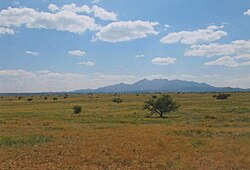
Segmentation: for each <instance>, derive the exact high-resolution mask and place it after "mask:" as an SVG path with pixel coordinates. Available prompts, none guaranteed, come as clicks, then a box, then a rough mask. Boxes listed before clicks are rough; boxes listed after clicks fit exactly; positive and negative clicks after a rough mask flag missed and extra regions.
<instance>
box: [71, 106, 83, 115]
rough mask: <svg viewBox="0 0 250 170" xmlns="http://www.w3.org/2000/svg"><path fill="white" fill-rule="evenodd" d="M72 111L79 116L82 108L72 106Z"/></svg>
mask: <svg viewBox="0 0 250 170" xmlns="http://www.w3.org/2000/svg"><path fill="white" fill-rule="evenodd" d="M73 110H74V114H79V113H80V112H81V111H82V107H81V106H74V107H73Z"/></svg>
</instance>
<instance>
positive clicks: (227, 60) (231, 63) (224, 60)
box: [204, 56, 250, 67]
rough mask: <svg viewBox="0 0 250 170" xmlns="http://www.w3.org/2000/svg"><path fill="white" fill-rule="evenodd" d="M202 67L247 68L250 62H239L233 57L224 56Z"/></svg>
mask: <svg viewBox="0 0 250 170" xmlns="http://www.w3.org/2000/svg"><path fill="white" fill-rule="evenodd" d="M204 65H206V66H215V65H217V66H227V67H239V66H249V65H250V61H246V62H239V61H237V59H235V58H234V57H230V56H224V57H221V58H218V59H217V60H215V61H210V62H206V63H204Z"/></svg>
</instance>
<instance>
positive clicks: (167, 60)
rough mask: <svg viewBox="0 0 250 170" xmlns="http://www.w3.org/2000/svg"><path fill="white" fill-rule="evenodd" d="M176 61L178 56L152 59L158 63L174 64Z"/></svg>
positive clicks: (152, 61)
mask: <svg viewBox="0 0 250 170" xmlns="http://www.w3.org/2000/svg"><path fill="white" fill-rule="evenodd" d="M175 61H176V58H171V57H166V58H164V57H156V58H154V59H153V60H151V63H153V64H157V65H169V64H174V62H175Z"/></svg>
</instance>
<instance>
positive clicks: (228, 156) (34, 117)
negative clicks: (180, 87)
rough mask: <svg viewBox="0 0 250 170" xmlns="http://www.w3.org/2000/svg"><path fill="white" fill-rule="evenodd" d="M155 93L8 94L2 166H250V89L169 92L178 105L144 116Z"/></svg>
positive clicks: (2, 112) (0, 112)
mask: <svg viewBox="0 0 250 170" xmlns="http://www.w3.org/2000/svg"><path fill="white" fill-rule="evenodd" d="M153 95H158V96H160V94H139V95H136V94H120V95H119V96H120V98H122V99H123V101H124V102H122V103H120V104H116V103H114V102H112V99H113V98H114V97H115V96H114V95H112V94H94V95H93V96H92V95H76V94H75V95H73V94H72V95H70V96H69V97H68V98H66V99H65V98H63V95H62V96H58V95H54V96H52V95H51V96H47V97H48V99H47V100H44V97H45V95H44V96H39V95H35V96H33V97H32V98H33V100H32V101H27V99H28V98H31V97H30V96H29V97H28V96H24V97H22V98H21V99H18V96H3V97H2V98H0V169H143V170H144V169H249V167H250V93H232V94H231V97H230V98H228V99H226V100H216V99H215V98H213V97H212V95H213V94H212V93H208V94H170V95H171V97H172V98H173V99H174V100H175V101H177V102H178V103H179V104H180V105H181V107H180V108H179V110H178V111H177V112H175V113H170V114H168V115H167V116H166V117H165V118H163V119H162V118H159V117H158V115H155V116H154V117H152V118H145V115H146V114H147V113H148V112H147V111H146V110H143V109H142V108H143V104H144V101H145V100H147V99H149V98H151V96H153ZM54 97H57V98H58V100H53V98H54ZM75 105H79V106H81V107H82V109H83V110H82V112H81V113H80V114H78V115H76V114H73V109H72V108H73V106H75Z"/></svg>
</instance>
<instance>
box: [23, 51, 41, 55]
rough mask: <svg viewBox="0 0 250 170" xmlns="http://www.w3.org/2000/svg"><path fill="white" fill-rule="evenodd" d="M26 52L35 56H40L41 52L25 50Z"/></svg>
mask: <svg viewBox="0 0 250 170" xmlns="http://www.w3.org/2000/svg"><path fill="white" fill-rule="evenodd" d="M25 53H26V54H29V55H33V56H38V55H39V53H38V52H36V51H25Z"/></svg>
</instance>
